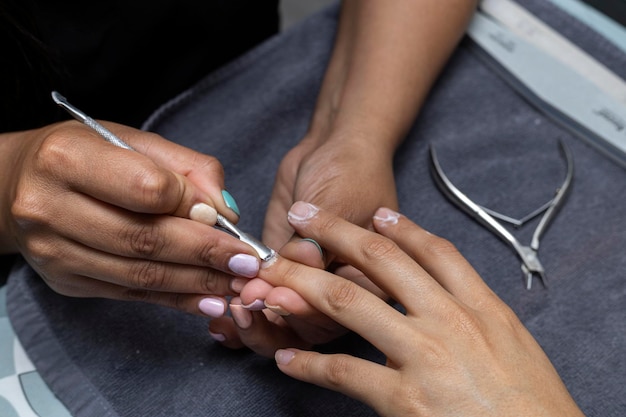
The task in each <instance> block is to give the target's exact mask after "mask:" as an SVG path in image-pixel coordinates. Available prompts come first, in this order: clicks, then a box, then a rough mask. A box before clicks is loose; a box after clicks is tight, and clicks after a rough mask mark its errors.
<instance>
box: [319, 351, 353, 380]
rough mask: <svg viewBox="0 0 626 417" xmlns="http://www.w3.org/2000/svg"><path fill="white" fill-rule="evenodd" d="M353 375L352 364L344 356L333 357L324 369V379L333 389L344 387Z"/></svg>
mask: <svg viewBox="0 0 626 417" xmlns="http://www.w3.org/2000/svg"><path fill="white" fill-rule="evenodd" d="M350 375H351V372H350V363H349V361H348V359H347V357H345V356H343V355H337V356H332V357H330V358H329V359H328V363H327V366H326V367H325V368H324V379H325V380H326V382H327V383H328V384H329V385H330V386H331V387H343V386H345V384H346V383H347V382H348V381H347V380H348V378H349V376H350Z"/></svg>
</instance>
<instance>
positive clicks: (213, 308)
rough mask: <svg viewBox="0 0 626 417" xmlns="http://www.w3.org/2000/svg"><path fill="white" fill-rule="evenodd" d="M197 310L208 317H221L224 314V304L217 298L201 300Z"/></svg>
mask: <svg viewBox="0 0 626 417" xmlns="http://www.w3.org/2000/svg"><path fill="white" fill-rule="evenodd" d="M198 308H199V309H200V311H202V312H203V313H204V314H206V315H207V316H210V317H214V318H217V317H222V316H223V315H224V313H225V312H226V307H225V306H224V302H223V301H222V300H220V299H219V298H203V299H202V300H200V302H199V303H198Z"/></svg>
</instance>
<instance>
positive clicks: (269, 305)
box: [265, 303, 291, 317]
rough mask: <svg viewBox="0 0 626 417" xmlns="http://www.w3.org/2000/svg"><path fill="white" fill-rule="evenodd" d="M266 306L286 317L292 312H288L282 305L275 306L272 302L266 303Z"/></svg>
mask: <svg viewBox="0 0 626 417" xmlns="http://www.w3.org/2000/svg"><path fill="white" fill-rule="evenodd" d="M265 307H267V308H268V309H269V310H270V311H273V312H274V313H276V314H278V315H279V316H283V317H285V316H288V315H290V314H291V313H290V312H288V311H287V310H285V309H284V308H283V307H281V306H273V305H271V304H267V303H265Z"/></svg>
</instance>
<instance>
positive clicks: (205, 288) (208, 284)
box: [200, 269, 223, 294]
mask: <svg viewBox="0 0 626 417" xmlns="http://www.w3.org/2000/svg"><path fill="white" fill-rule="evenodd" d="M221 278H222V274H220V273H219V272H217V271H215V270H213V269H210V270H208V271H206V272H205V273H204V276H203V277H202V278H201V279H200V288H201V291H202V292H203V293H205V294H221V293H222V292H223V290H222V287H221V286H220V284H221V283H222V279H221Z"/></svg>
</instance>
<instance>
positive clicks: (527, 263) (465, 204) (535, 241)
mask: <svg viewBox="0 0 626 417" xmlns="http://www.w3.org/2000/svg"><path fill="white" fill-rule="evenodd" d="M560 145H561V151H562V154H563V156H564V158H565V161H566V163H567V173H566V175H565V181H564V182H563V184H562V185H561V187H559V188H558V189H557V190H556V194H555V196H554V197H553V198H552V199H551V200H550V201H548V202H547V203H546V204H544V205H543V206H542V207H540V208H539V209H538V210H536V211H534V212H533V213H531V214H530V215H529V216H526V220H528V219H530V218H532V217H535V216H537V215H539V214H541V213H542V212H543V213H544V214H543V216H542V217H541V220H540V221H539V224H538V225H537V228H536V229H535V232H534V233H533V237H532V241H531V243H530V246H524V245H522V244H521V243H520V242H519V241H518V240H517V239H516V238H515V236H513V234H511V232H509V231H508V230H507V229H506V228H505V227H504V226H503V225H502V224H501V223H500V222H498V221H497V220H496V217H497V218H499V219H500V220H505V221H509V220H514V219H510V218H509V217H507V216H504V215H501V214H499V213H497V212H494V211H492V210H489V209H487V208H484V207H481V206H479V205H478V204H476V203H474V202H473V201H472V200H470V199H469V198H468V197H467V196H466V195H465V194H463V193H462V192H461V191H460V190H459V189H458V188H456V187H455V186H454V184H452V182H451V181H450V180H449V179H448V177H447V176H446V174H445V173H444V172H443V170H442V169H441V165H440V164H439V161H438V160H437V153H436V152H435V148H434V147H433V146H431V147H430V158H431V168H432V174H433V177H434V178H435V182H436V183H437V185H438V186H439V188H440V189H441V191H442V192H443V193H444V194H445V195H446V197H448V198H449V199H450V200H451V201H452V202H454V203H455V204H457V205H458V206H459V207H460V208H461V209H463V210H464V211H466V212H467V213H468V214H469V215H470V216H472V217H473V218H474V219H476V220H477V221H478V222H479V223H481V224H482V225H483V226H485V227H486V228H487V229H489V230H491V231H492V232H493V233H494V234H496V235H497V236H499V237H500V238H501V239H502V240H504V241H505V242H506V243H508V244H509V245H510V246H511V247H513V249H515V251H516V252H517V254H518V255H519V257H520V258H521V260H522V272H523V273H524V277H525V279H526V289H530V288H531V286H532V282H533V275H535V274H536V275H538V276H539V278H540V279H541V282H542V283H543V285H544V286H545V287H547V281H546V274H545V270H544V269H543V266H542V265H541V262H539V257H538V256H537V251H538V250H539V240H540V239H541V236H542V235H543V233H544V232H545V231H546V229H547V228H548V225H549V223H550V221H551V220H552V219H553V218H554V216H555V215H556V213H557V211H558V209H559V208H560V206H561V205H562V204H563V202H564V200H565V196H566V195H567V192H568V190H569V188H570V185H571V183H572V178H573V177H574V161H573V159H572V156H571V154H570V151H569V150H568V149H567V147H566V146H565V144H564V143H563V142H560ZM526 220H522V221H517V222H515V221H512V223H514V224H517V225H521V224H522V223H523V222H525V221H526Z"/></svg>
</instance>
